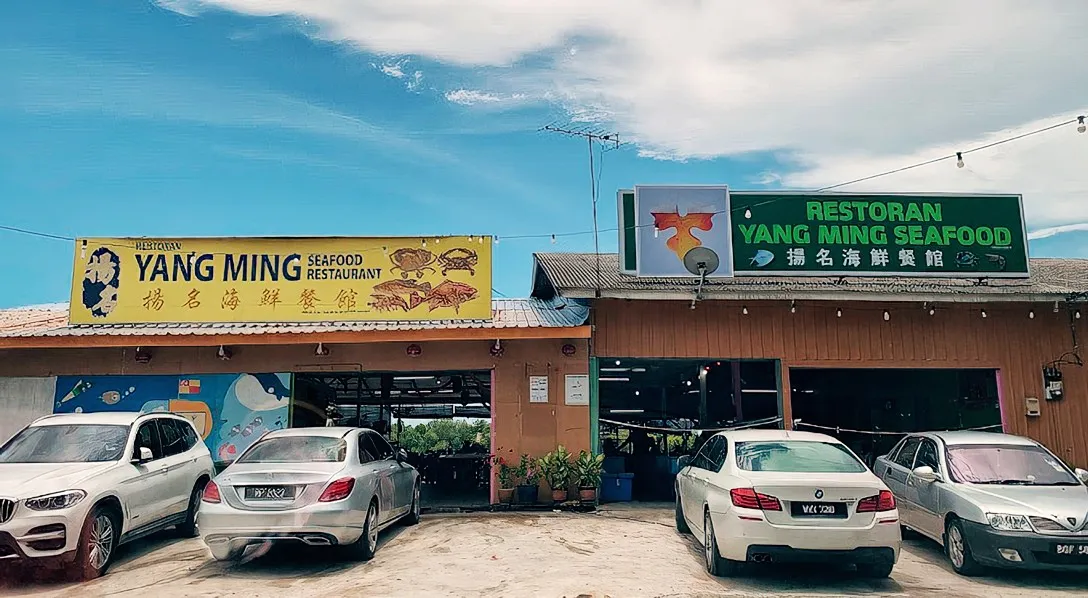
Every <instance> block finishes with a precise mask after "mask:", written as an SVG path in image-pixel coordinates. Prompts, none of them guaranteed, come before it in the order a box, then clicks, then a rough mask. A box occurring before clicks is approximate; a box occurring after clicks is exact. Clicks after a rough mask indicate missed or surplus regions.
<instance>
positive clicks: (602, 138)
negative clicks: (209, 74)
mask: <svg viewBox="0 0 1088 598" xmlns="http://www.w3.org/2000/svg"><path fill="white" fill-rule="evenodd" d="M1086 120H1088V118H1086V117H1085V116H1076V117H1074V118H1070V119H1067V120H1063V121H1061V122H1056V123H1053V124H1050V125H1047V126H1044V127H1041V128H1038V129H1035V130H1032V131H1028V132H1026V133H1021V134H1019V135H1013V136H1010V137H1006V138H1003V139H999V140H997V141H993V142H990V143H986V144H983V145H980V146H977V147H972V148H969V149H966V150H963V151H959V152H955V153H952V154H948V155H944V156H938V157H935V158H931V159H929V160H923V161H921V162H916V163H914V164H908V165H906V166H901V167H899V168H894V169H892V170H885V171H883V172H878V173H876V174H871V175H869V176H864V177H860V178H856V179H851V180H848V181H844V182H842V183H836V184H834V185H828V186H826V187H820V188H818V189H781V191H783V192H787V191H811V192H814V193H822V192H826V191H831V190H834V189H838V188H840V187H846V186H849V185H854V184H856V183H861V182H865V181H871V180H874V179H878V178H882V177H886V176H890V175H893V174H898V173H900V172H906V171H908V170H914V169H916V168H921V167H923V166H929V165H931V164H936V163H938V162H946V161H950V160H956V165H957V166H958V167H960V168H963V167H964V164H965V162H964V160H963V157H964V156H966V155H968V154H973V153H976V152H980V151H984V150H988V149H990V148H993V147H997V146H999V145H1004V144H1006V143H1012V142H1014V141H1019V140H1021V139H1026V138H1028V137H1032V136H1035V135H1040V134H1042V133H1046V132H1049V131H1052V130H1054V129H1059V128H1062V127H1067V126H1071V125H1074V124H1075V125H1077V128H1076V130H1077V132H1078V133H1085V132H1086V131H1088V123H1086ZM540 131H544V132H551V133H556V134H562V135H568V136H571V137H579V138H583V139H586V140H588V144H589V157H590V177H591V178H590V182H591V187H590V192H591V197H592V200H593V229H592V230H579V231H566V232H554V233H542V234H520V235H501V236H500V235H495V236H494V237H493V238H494V242H495V243H496V244H498V243H499V240H500V239H501V240H515V241H516V240H524V239H551V240H552V242H556V241H557V240H558V239H559V238H562V237H577V236H585V235H593V236H594V250H595V252H596V253H597V255H598V256H599V255H600V253H601V252H600V233H607V232H616V231H618V230H619V229H618V228H617V227H611V228H605V229H601V228H599V227H598V226H597V201H598V199H599V195H600V177H601V169H600V167H599V164H600V163H601V162H602V161H603V159H604V157H603V154H604V153H607V152H606V151H604V148H605V147H606V146H607V147H609V148H610V149H616V148H618V147H622V146H623V145H624V144H622V143H621V142H620V137H619V135H618V134H616V133H609V132H604V131H601V130H598V129H593V128H591V127H589V126H587V127H583V128H574V127H571V128H565V127H559V126H556V125H555V124H549V125H545V126H544V127H541V128H540ZM595 143H597V144H600V146H601V150H602V151H601V153H600V156H599V157H598V158H597V159H596V161H595V159H594V157H593V150H594V144H595ZM595 165H596V166H595ZM777 201H780V199H777V198H774V199H769V200H767V201H764V202H759V203H756V204H750V205H746V206H742V207H739V208H733V211H738V210H741V209H745V210H747V209H751V208H754V207H759V206H762V205H766V204H770V203H774V202H777ZM642 226H651V225H642ZM0 231H7V232H11V233H16V234H22V235H28V236H32V237H40V238H44V239H54V240H58V241H70V242H74V241H75V238H73V237H69V236H65V235H58V234H54V233H47V232H41V231H36V230H31V229H27V228H21V227H17V226H10V225H3V224H0ZM419 236H420V237H421V238H423V237H427V236H428V235H419ZM598 276H599V272H598Z"/></svg>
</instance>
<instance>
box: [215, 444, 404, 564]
mask: <svg viewBox="0 0 1088 598" xmlns="http://www.w3.org/2000/svg"><path fill="white" fill-rule="evenodd" d="M419 513H420V506H419V472H417V471H416V469H415V468H414V467H412V466H411V465H409V464H408V463H406V462H405V454H404V453H403V452H402V451H394V449H393V447H392V446H390V445H389V443H388V442H386V440H385V439H384V438H382V437H381V435H379V434H377V433H376V432H374V431H372V430H367V429H362V428H295V429H290V430H277V431H274V432H269V433H267V434H265V435H264V436H262V437H261V438H260V440H258V441H257V442H255V443H254V444H253V445H252V446H250V448H249V449H248V450H246V451H245V452H244V453H242V454H241V455H240V456H239V457H238V459H237V460H235V461H234V463H233V464H231V465H230V466H229V467H227V468H226V470H224V471H223V472H222V473H220V474H219V475H218V476H216V477H215V479H214V480H212V481H211V482H209V483H208V485H207V487H206V488H205V490H204V496H203V499H202V501H201V505H200V511H199V514H198V516H197V523H198V527H199V529H200V536H201V538H202V539H203V540H204V543H205V544H206V545H207V546H208V548H210V549H211V552H212V556H214V557H215V558H216V559H217V560H221V561H222V560H233V559H237V558H239V557H241V556H242V553H243V552H244V551H245V549H246V547H247V546H249V545H250V544H256V543H261V542H268V541H274V542H282V541H289V542H301V543H304V544H309V545H315V546H342V547H344V548H345V549H346V550H348V551H349V552H350V553H351V554H352V556H354V557H356V558H358V559H361V560H367V559H370V558H371V557H373V556H374V552H375V550H377V547H378V532H379V531H381V530H382V529H384V528H385V527H388V526H389V525H391V524H393V523H394V522H396V521H397V520H400V519H405V520H406V521H407V523H409V524H415V523H418V522H419Z"/></svg>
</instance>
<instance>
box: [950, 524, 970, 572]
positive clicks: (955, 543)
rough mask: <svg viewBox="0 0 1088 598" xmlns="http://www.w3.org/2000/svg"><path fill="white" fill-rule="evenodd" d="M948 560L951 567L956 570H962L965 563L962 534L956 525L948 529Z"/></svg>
mask: <svg viewBox="0 0 1088 598" xmlns="http://www.w3.org/2000/svg"><path fill="white" fill-rule="evenodd" d="M948 559H949V560H950V561H952V565H953V566H954V567H955V568H957V569H962V568H963V564H964V563H965V562H966V561H967V559H966V556H965V552H964V545H963V534H961V533H960V528H959V526H958V525H951V526H949V527H948Z"/></svg>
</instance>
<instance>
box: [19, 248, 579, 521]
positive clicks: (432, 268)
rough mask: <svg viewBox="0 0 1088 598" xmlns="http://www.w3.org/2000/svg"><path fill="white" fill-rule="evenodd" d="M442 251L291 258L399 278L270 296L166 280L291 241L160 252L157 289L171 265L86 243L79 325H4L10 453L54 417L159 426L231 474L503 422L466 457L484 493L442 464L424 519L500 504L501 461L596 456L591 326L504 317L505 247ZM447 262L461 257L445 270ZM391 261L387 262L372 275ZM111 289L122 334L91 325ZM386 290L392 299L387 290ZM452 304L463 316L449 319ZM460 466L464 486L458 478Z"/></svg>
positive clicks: (519, 304) (51, 315) (543, 315)
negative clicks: (256, 449) (268, 456)
mask: <svg viewBox="0 0 1088 598" xmlns="http://www.w3.org/2000/svg"><path fill="white" fill-rule="evenodd" d="M429 241H430V244H431V245H430V247H431V248H432V249H433V250H431V249H423V247H425V246H426V244H427V240H421V239H414V240H411V243H409V242H407V241H405V240H403V239H396V240H393V239H379V240H375V239H337V240H333V241H332V242H330V241H329V240H327V239H320V240H292V241H291V244H292V249H291V251H295V252H299V253H301V256H300V257H299V258H297V259H298V260H301V261H302V262H304V263H305V262H306V261H307V260H308V257H307V256H311V255H332V254H336V255H348V256H351V255H363V256H368V257H367V259H369V260H370V261H371V262H372V263H374V262H376V263H378V264H385V266H384V267H383V270H384V271H383V272H382V273H381V274H380V275H379V274H377V273H376V272H375V276H376V277H377V279H376V280H372V281H362V282H359V279H358V278H357V279H356V280H355V281H354V282H351V283H350V284H349V283H341V282H337V281H333V283H332V284H322V282H320V281H315V279H316V278H317V276H326V274H316V275H315V274H313V273H311V275H309V276H301V277H299V278H304V279H309V280H310V281H312V284H306V285H299V284H294V285H292V284H290V283H291V282H301V281H287V282H283V281H280V283H279V285H280V286H278V287H276V284H275V282H274V281H272V280H265V281H260V280H258V281H252V280H251V281H241V280H238V281H232V284H230V285H221V284H220V285H218V286H216V284H217V283H216V279H218V278H219V276H218V275H217V274H215V270H214V269H213V270H210V271H206V272H205V274H206V275H205V276H204V278H208V279H210V280H208V281H198V279H196V277H195V276H194V277H193V280H192V281H190V282H189V283H188V284H179V283H177V282H175V281H173V280H171V281H169V282H162V281H161V279H162V278H163V273H165V274H166V275H169V276H170V277H173V275H174V273H175V272H174V269H175V268H177V269H178V273H179V274H181V270H183V269H184V266H185V264H186V263H187V261H188V260H191V261H192V262H193V265H194V271H199V270H197V269H198V268H200V267H201V264H202V262H201V260H202V259H205V260H206V261H205V262H204V263H205V265H206V266H208V267H211V266H210V264H212V263H213V262H214V264H215V266H217V267H222V265H223V264H229V263H231V260H232V258H231V257H230V256H235V261H234V264H235V267H236V268H237V263H238V262H237V259H236V258H237V256H245V255H247V254H248V255H250V256H252V255H258V256H263V255H275V254H276V253H277V252H279V253H280V254H284V253H286V252H284V251H280V250H279V248H280V247H282V244H281V243H280V242H279V240H253V239H245V240H240V239H227V240H180V241H166V242H163V243H166V244H165V245H163V244H162V243H158V244H151V245H146V247H148V248H149V249H148V251H152V252H153V251H160V255H162V254H165V255H166V256H167V257H166V258H164V259H165V263H164V264H160V266H161V267H160V268H159V270H160V275H159V276H158V278H159V279H160V282H162V284H157V283H156V284H152V282H153V280H152V276H151V274H150V272H151V271H152V269H154V268H156V265H155V263H154V262H155V259H156V258H147V257H146V255H147V254H145V253H142V252H141V250H140V249H137V248H136V247H137V245H136V244H135V243H134V242H132V241H130V240H108V241H105V242H103V241H101V240H91V241H90V242H89V243H88V244H87V248H86V249H85V250H82V245H81V244H78V243H77V257H76V263H77V272H76V276H75V283H76V284H75V285H74V287H75V288H74V290H73V305H75V306H76V307H75V308H72V309H70V308H69V306H67V305H58V306H45V307H41V308H28V309H21V310H6V311H2V312H0V404H2V405H3V406H4V418H3V420H0V442H2V441H3V440H6V439H7V438H8V437H9V436H10V435H11V434H14V433H15V432H17V431H18V430H19V429H20V428H21V427H22V426H23V425H25V424H26V423H28V422H29V421H31V420H33V419H34V418H36V417H40V416H42V415H46V414H49V413H53V412H57V413H67V412H76V411H109V410H112V411H140V410H143V411H150V410H158V409H161V410H169V411H173V412H175V413H179V414H182V415H184V416H186V417H188V418H190V419H191V420H192V421H193V422H194V424H196V426H197V429H198V430H199V431H200V432H201V433H202V435H203V437H204V440H205V442H206V443H207V444H208V447H209V449H210V450H211V452H212V455H213V458H215V459H216V461H217V462H219V463H220V464H226V463H229V462H230V461H232V460H233V458H235V457H236V456H237V455H238V454H240V453H241V452H242V451H244V450H245V448H246V447H248V446H249V444H251V443H252V442H253V440H255V439H256V438H258V437H259V436H260V434H261V433H262V432H264V431H265V430H275V429H280V428H286V427H299V426H314V425H318V426H320V425H326V423H328V422H330V420H331V424H335V425H366V426H371V427H376V428H383V427H384V428H385V429H387V430H389V431H390V432H391V433H393V434H395V430H396V429H397V425H398V423H400V422H402V421H403V420H412V421H419V420H428V419H441V418H453V417H457V418H470V419H472V420H477V421H478V420H489V421H490V422H491V430H490V442H489V444H490V447H485V448H484V450H482V451H478V452H480V453H482V454H474V455H468V456H466V455H460V456H461V457H470V458H471V459H474V460H475V461H476V462H477V463H475V464H474V465H473V467H472V468H470V469H471V475H474V476H482V479H481V480H477V481H478V482H479V483H473V481H472V480H469V481H468V482H467V483H465V480H463V479H461V480H459V481H457V483H456V484H453V480H452V478H455V477H457V476H458V474H460V475H461V477H462V478H463V477H464V475H465V473H464V472H465V471H468V470H466V468H465V467H466V464H465V463H464V462H463V461H464V460H465V459H456V460H450V459H445V458H444V457H446V456H448V455H434V456H433V457H435V459H436V461H435V466H434V467H428V471H429V472H431V473H430V474H428V475H430V477H431V478H432V479H436V480H446V481H450V482H451V484H452V485H453V488H452V489H451V490H450V491H449V492H445V491H443V489H442V488H438V489H435V488H424V496H423V501H424V505H425V506H427V507H443V506H481V505H487V504H490V503H491V502H492V501H493V500H494V494H495V490H496V489H495V488H494V487H493V486H494V485H493V484H492V483H491V482H490V476H489V474H488V472H489V467H488V460H489V459H488V457H489V455H490V454H500V455H503V456H505V457H506V458H508V459H512V460H516V459H517V458H518V456H519V455H521V454H530V455H542V454H544V453H546V452H548V451H551V450H554V448H555V447H556V446H557V445H558V444H563V445H565V446H566V447H568V448H569V449H570V450H572V451H575V452H577V451H579V450H583V449H589V448H590V446H589V428H588V426H589V421H590V418H589V414H588V411H589V407H588V403H589V396H588V395H589V390H588V384H587V382H588V369H587V367H588V338H589V335H590V329H589V327H588V326H586V325H585V320H586V317H587V309H586V308H585V307H583V306H580V305H578V304H575V303H571V302H566V301H559V302H552V301H545V300H536V299H509V300H508V299H498V300H494V301H493V300H492V299H491V297H490V247H491V242H490V239H485V242H483V243H480V242H479V241H476V240H473V242H472V243H471V244H470V243H469V240H468V239H467V238H442V239H435V238H430V239H429ZM170 243H180V244H181V245H182V247H181V248H180V249H179V248H178V247H177V245H170ZM307 243H311V244H316V245H317V247H316V248H313V249H311V248H310V247H308V246H307ZM436 243H437V244H438V246H437V248H436V247H435V244H436ZM394 244H400V245H401V247H400V249H403V248H405V247H407V248H409V249H411V250H412V252H414V253H412V255H414V256H423V259H422V260H421V261H418V262H415V263H411V264H409V263H408V262H406V261H404V260H401V265H403V266H404V267H405V268H407V269H408V272H409V274H408V276H404V277H402V276H401V275H400V274H399V272H400V270H399V269H394V270H393V272H394V273H393V275H392V276H389V271H388V261H386V260H389V259H396V258H395V257H394V256H396V255H397V251H396V250H395V249H396V247H395V246H394ZM100 248H106V249H108V250H109V251H110V252H112V254H113V256H112V257H110V258H109V259H110V260H116V261H115V262H114V263H113V267H114V274H116V271H118V270H119V271H120V276H119V278H116V277H111V276H104V277H103V276H98V274H101V271H97V272H94V271H92V270H93V268H91V267H90V266H87V264H92V265H93V264H97V262H98V260H97V258H96V255H99V254H98V253H97V252H98V250H99V249H100ZM163 248H165V251H162V249H163ZM447 248H452V249H454V250H455V251H454V253H453V254H447V253H446V252H447V251H449V249H447ZM190 250H195V251H196V257H195V258H186V262H183V263H181V264H176V263H175V262H174V257H173V256H174V255H188V252H189V251H190ZM379 251H380V252H381V253H378V256H380V257H369V256H372V255H373V254H374V253H376V252H379ZM401 255H405V254H401ZM443 255H446V256H447V257H449V255H454V256H456V257H465V256H468V255H471V256H475V258H474V260H473V263H471V264H470V263H469V262H466V261H462V262H454V263H452V265H453V266H464V267H466V268H467V267H468V266H470V265H471V266H472V269H473V270H474V272H469V271H467V270H463V271H455V270H454V269H453V268H450V267H449V266H450V265H451V263H450V262H449V261H448V260H447V262H445V263H443V262H442V261H441V259H437V258H441V256H443ZM137 256H139V257H137ZM201 256H210V257H207V258H202V257H201ZM353 259H356V260H357V261H367V259H360V258H353ZM89 260H90V261H89ZM259 261H260V260H258V262H259ZM267 261H268V262H270V263H275V260H274V259H269V260H267ZM288 265H289V266H290V264H288ZM84 266H86V271H84ZM249 266H252V263H250V264H249ZM249 266H247V267H249ZM95 267H96V268H97V267H98V266H97V265H96V266H95ZM259 267H260V266H257V268H258V269H259ZM374 268H378V266H376V265H375V266H374ZM444 268H445V270H446V271H445V272H443V269H444ZM288 269H289V268H288ZM142 270H146V271H142ZM417 272H419V273H420V276H418V277H417V276H416V273H417ZM281 273H282V271H281ZM250 274H252V270H251V271H250ZM362 275H364V276H365V275H366V272H365V271H363V272H362ZM92 277H95V280H94V281H91V278H92ZM257 278H258V279H259V278H260V276H259V275H258V276H257ZM266 278H271V275H267V276H266ZM101 280H105V281H106V282H107V283H109V284H107V285H106V286H110V285H111V284H112V286H113V287H114V289H113V293H114V294H115V296H116V301H115V303H113V304H110V303H107V304H106V306H107V308H108V309H109V314H108V317H100V316H94V315H88V314H87V313H81V312H86V311H90V308H89V307H88V304H91V305H90V307H94V308H98V307H101V306H100V305H99V303H100V302H99V301H98V298H99V297H102V296H104V295H103V292H102V291H103V289H102V288H100V287H101V286H102V285H100V284H92V283H97V281H101ZM118 280H119V283H117V282H116V281H118ZM447 280H453V281H455V282H460V283H462V284H466V285H468V284H471V285H472V286H474V287H475V289H476V293H474V294H473V293H470V294H468V295H462V296H461V297H459V298H458V297H455V298H454V299H449V298H447V297H436V296H435V295H434V294H431V293H428V292H427V291H433V290H434V289H440V288H442V284H443V283H444V282H445V281H447ZM88 281H91V282H88ZM383 282H392V283H393V285H390V286H387V287H382V286H380V285H381V284H382V283H383ZM200 283H202V284H200ZM341 286H343V288H345V289H349V290H350V289H354V290H355V291H356V292H357V294H358V299H357V301H358V303H357V304H356V305H357V306H358V307H356V306H348V305H346V304H342V303H341V304H340V305H337V302H336V300H335V299H334V298H335V297H336V296H337V295H338V294H341V293H340V287H341ZM390 287H395V288H390ZM269 288H278V289H279V291H280V293H279V295H280V297H281V298H282V300H283V302H282V303H279V304H278V305H272V306H269V305H263V303H268V301H266V299H268V298H269V293H268V292H267V289H269ZM406 289H407V291H405V290H406ZM194 290H197V291H199V293H194V292H193V291H194ZM311 290H312V291H314V292H313V293H308V291H311ZM383 291H389V294H387V295H384V296H383V295H382V293H383ZM394 293H396V294H394ZM106 294H109V293H106ZM85 295H92V299H93V301H88V300H86V296H85ZM300 295H311V296H312V297H313V298H315V300H316V301H317V303H316V309H318V310H322V311H321V313H320V314H317V313H308V312H309V310H308V309H307V308H306V307H305V306H302V305H298V303H300V300H298V299H297V298H298V297H299V296H300ZM235 297H237V298H238V301H239V303H238V304H237V305H236V309H231V308H230V304H229V303H228V302H227V301H228V299H232V298H235ZM390 297H391V299H389V301H390V302H391V303H394V304H395V305H397V306H398V308H399V309H400V311H394V312H385V311H383V312H380V313H377V310H375V309H374V304H375V303H380V301H383V300H386V298H390ZM205 298H209V300H208V301H206V302H205V301H204V299H205ZM190 299H193V300H194V301H198V302H200V306H198V307H197V308H196V309H194V312H195V313H184V312H182V311H181V309H184V307H183V306H184V304H185V302H186V301H187V300H190ZM322 300H325V301H326V303H322ZM368 300H369V302H370V303H367V304H366V307H362V306H363V305H364V302H365V301H368ZM157 301H158V302H161V303H156V302H157ZM450 301H453V302H458V301H459V302H460V303H459V304H457V305H456V307H451V305H453V304H452V303H449V302H450ZM432 303H433V309H429V308H431V307H432ZM481 304H482V306H481ZM145 305H147V306H149V307H145ZM323 305H324V306H325V307H322V306H323ZM171 306H173V307H171ZM206 306H210V307H211V308H214V309H209V308H208V307H206ZM203 310H206V311H203ZM273 310H275V311H273ZM224 311H226V312H230V313H229V315H224V314H223V312H224ZM391 316H392V317H391ZM96 319H98V320H106V322H105V323H96V322H95V320H96ZM229 320H236V321H229ZM530 386H532V389H531V388H530ZM418 457H419V458H420V459H424V458H427V457H428V456H418ZM440 457H442V458H441V459H439V458H440ZM454 466H456V467H457V468H458V469H457V473H451V472H450V471H446V470H450V468H452V467H454Z"/></svg>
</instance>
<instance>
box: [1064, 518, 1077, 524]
mask: <svg viewBox="0 0 1088 598" xmlns="http://www.w3.org/2000/svg"><path fill="white" fill-rule="evenodd" d="M1065 520H1066V521H1068V522H1069V525H1076V524H1077V518H1076V517H1066V518H1065Z"/></svg>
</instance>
